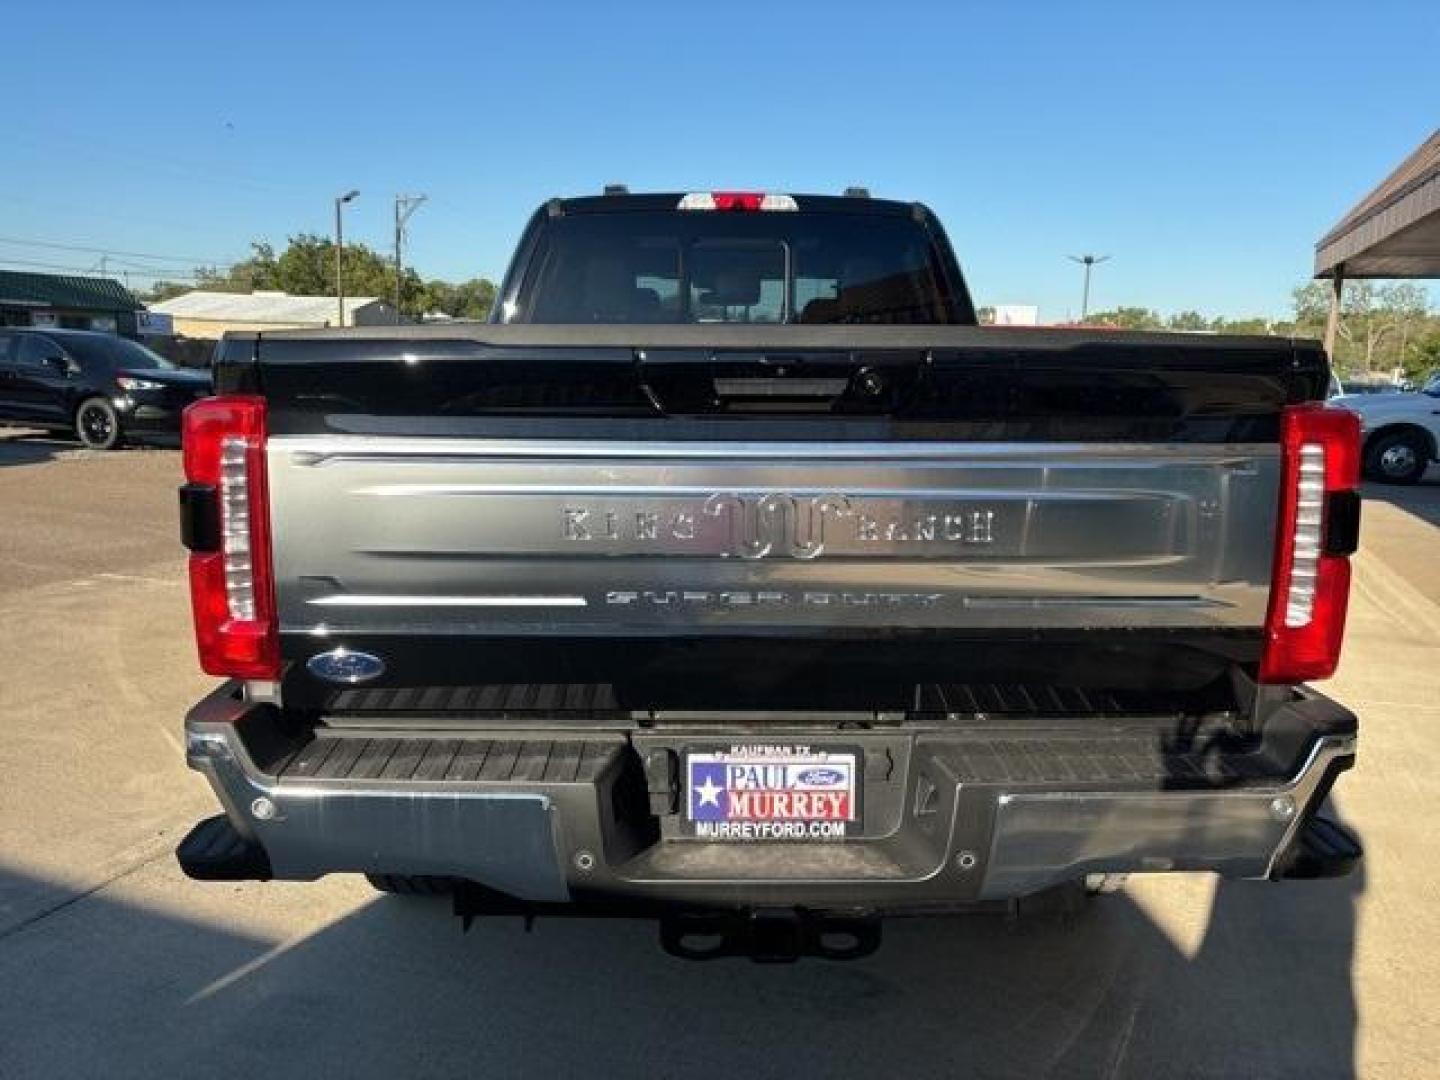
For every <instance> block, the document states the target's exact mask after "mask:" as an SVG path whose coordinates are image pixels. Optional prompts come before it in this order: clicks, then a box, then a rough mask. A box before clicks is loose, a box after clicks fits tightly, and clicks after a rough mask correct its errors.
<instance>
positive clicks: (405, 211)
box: [395, 195, 426, 326]
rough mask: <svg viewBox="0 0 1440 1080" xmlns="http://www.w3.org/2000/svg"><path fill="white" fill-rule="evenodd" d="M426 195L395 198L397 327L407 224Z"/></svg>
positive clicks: (396, 323)
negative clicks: (402, 257) (402, 255)
mask: <svg viewBox="0 0 1440 1080" xmlns="http://www.w3.org/2000/svg"><path fill="white" fill-rule="evenodd" d="M425 198H426V196H424V195H396V196H395V325H396V326H399V325H400V294H401V289H402V288H403V282H404V280H405V279H404V278H403V277H402V276H401V271H402V260H401V251H402V249H403V248H404V246H405V223H406V222H408V221H409V220H410V215H411V214H413V213H415V211H416V210H419V209H420V204H421V203H423V202H424V201H425Z"/></svg>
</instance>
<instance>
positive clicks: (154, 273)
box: [0, 256, 197, 285]
mask: <svg viewBox="0 0 1440 1080" xmlns="http://www.w3.org/2000/svg"><path fill="white" fill-rule="evenodd" d="M117 261H118V260H117ZM0 265H4V266H23V267H26V268H27V269H29V268H36V269H41V270H64V271H66V272H67V273H71V274H93V273H95V272H96V264H95V263H91V264H90V265H89V266H72V265H67V264H64V263H52V262H40V261H38V260H36V259H12V258H9V257H8V256H0ZM129 272H130V273H132V274H134V275H135V276H136V277H146V278H152V279H155V280H158V281H173V282H175V284H177V285H193V284H195V283H196V280H197V279H196V278H195V277H194V276H193V275H191V274H174V273H165V272H163V271H160V270H140V269H131V270H130V271H129Z"/></svg>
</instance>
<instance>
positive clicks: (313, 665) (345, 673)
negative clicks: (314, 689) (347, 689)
mask: <svg viewBox="0 0 1440 1080" xmlns="http://www.w3.org/2000/svg"><path fill="white" fill-rule="evenodd" d="M305 667H306V668H307V669H309V671H310V674H311V675H314V676H315V677H316V678H317V679H324V680H325V681H326V682H333V683H362V682H369V681H370V680H371V679H376V678H379V677H380V676H381V675H383V674H384V673H385V661H384V660H381V659H380V657H378V656H373V655H371V654H370V653H368V652H355V651H354V650H353V649H346V648H339V649H331V650H330V651H329V652H322V653H320V654H319V655H318V656H312V657H311V658H310V659H309V660H307V661H305Z"/></svg>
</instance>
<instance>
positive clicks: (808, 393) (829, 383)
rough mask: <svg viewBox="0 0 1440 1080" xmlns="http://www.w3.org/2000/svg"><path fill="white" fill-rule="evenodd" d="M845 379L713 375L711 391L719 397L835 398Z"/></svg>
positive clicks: (844, 386)
mask: <svg viewBox="0 0 1440 1080" xmlns="http://www.w3.org/2000/svg"><path fill="white" fill-rule="evenodd" d="M849 385H850V380H849V379H818V378H817V379H807V378H798V379H795V378H733V379H726V378H717V379H716V380H715V394H716V396H718V397H721V398H826V399H829V398H836V397H839V396H840V395H841V394H843V393H844V392H845V388H846V387H847V386H849Z"/></svg>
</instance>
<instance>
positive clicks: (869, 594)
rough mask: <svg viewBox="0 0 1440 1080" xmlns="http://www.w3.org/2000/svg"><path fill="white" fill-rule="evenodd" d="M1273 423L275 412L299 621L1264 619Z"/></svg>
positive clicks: (812, 626)
mask: <svg viewBox="0 0 1440 1080" xmlns="http://www.w3.org/2000/svg"><path fill="white" fill-rule="evenodd" d="M1278 464H1279V462H1278V453H1277V449H1276V447H1275V446H1273V445H1258V444H1257V445H1250V444H1243V445H1237V444H1224V445H1219V444H1217V445H1208V444H1194V443H1189V444H1175V445H1135V444H1124V445H1122V444H1053V443H1052V444H1021V443H973V442H972V443H930V442H925V443H918V442H916V443H895V442H884V443H863V444H861V443H851V444H835V443H831V444H821V443H813V442H807V443H799V442H787V443H736V442H633V443H620V442H608V441H607V442H600V441H593V442H575V441H563V440H529V441H526V440H503V441H500V440H496V441H488V440H473V439H467V440H461V439H438V438H412V437H401V438H387V437H355V436H293V437H277V438H274V439H272V440H271V441H270V444H269V483H270V499H271V520H272V522H273V523H274V530H275V531H274V541H275V569H276V577H277V593H278V602H279V609H280V619H281V627H282V630H283V631H284V632H286V633H316V632H319V633H322V634H323V633H329V632H335V633H343V632H366V633H391V634H409V633H415V634H513V633H516V632H524V633H547V634H565V635H584V636H606V635H635V634H637V633H638V634H647V633H665V632H674V633H685V634H707V633H722V634H733V633H750V632H767V633H777V632H778V633H784V632H786V631H794V632H797V633H814V632H816V631H819V630H826V629H846V630H856V631H869V630H884V629H889V628H938V629H988V628H997V629H1002V628H1004V629H1025V628H1031V627H1043V628H1085V627H1111V628H1114V627H1129V626H1136V625H1145V626H1157V627H1158V626H1163V627H1176V628H1254V627H1258V626H1260V625H1261V624H1262V622H1263V620H1264V615H1265V607H1266V602H1267V594H1268V585H1269V576H1270V558H1271V547H1272V544H1271V540H1272V537H1273V532H1274V527H1275V515H1276V490H1277V483H1278Z"/></svg>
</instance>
